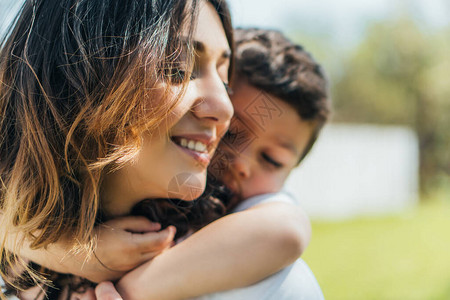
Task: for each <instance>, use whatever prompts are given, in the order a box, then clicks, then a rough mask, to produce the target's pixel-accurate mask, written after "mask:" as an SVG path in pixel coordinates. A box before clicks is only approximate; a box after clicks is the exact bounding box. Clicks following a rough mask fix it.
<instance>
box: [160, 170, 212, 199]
mask: <svg viewBox="0 0 450 300" xmlns="http://www.w3.org/2000/svg"><path fill="white" fill-rule="evenodd" d="M205 186H206V175H204V174H192V173H180V174H178V175H177V176H175V177H174V178H173V179H172V180H171V181H170V182H169V186H168V190H167V194H168V198H171V199H180V200H185V201H193V200H195V199H197V198H198V197H200V196H201V194H202V193H203V191H204V190H205Z"/></svg>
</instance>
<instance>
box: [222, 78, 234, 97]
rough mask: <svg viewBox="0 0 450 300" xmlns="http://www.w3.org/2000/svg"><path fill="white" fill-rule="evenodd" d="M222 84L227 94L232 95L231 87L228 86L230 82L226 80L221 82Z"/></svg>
mask: <svg viewBox="0 0 450 300" xmlns="http://www.w3.org/2000/svg"><path fill="white" fill-rule="evenodd" d="M223 85H224V86H225V90H226V91H227V93H228V96H232V95H233V89H232V88H231V87H230V84H229V83H228V82H225V81H224V82H223Z"/></svg>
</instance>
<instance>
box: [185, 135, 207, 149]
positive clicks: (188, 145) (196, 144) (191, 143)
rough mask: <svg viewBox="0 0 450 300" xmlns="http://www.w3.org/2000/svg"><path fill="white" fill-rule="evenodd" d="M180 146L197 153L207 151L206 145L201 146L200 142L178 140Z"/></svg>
mask: <svg viewBox="0 0 450 300" xmlns="http://www.w3.org/2000/svg"><path fill="white" fill-rule="evenodd" d="M180 146H181V147H183V148H187V149H189V150H194V151H197V152H206V149H207V147H206V144H203V143H202V142H200V141H194V140H188V139H184V138H182V139H180Z"/></svg>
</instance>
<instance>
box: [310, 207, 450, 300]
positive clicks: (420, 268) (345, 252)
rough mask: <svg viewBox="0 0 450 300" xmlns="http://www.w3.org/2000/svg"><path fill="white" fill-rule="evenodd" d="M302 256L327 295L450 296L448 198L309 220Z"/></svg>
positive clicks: (405, 299) (398, 299)
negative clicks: (348, 217)
mask: <svg viewBox="0 0 450 300" xmlns="http://www.w3.org/2000/svg"><path fill="white" fill-rule="evenodd" d="M303 259H304V260H305V261H306V262H307V263H308V264H309V266H310V267H311V269H312V271H313V272H314V274H315V275H316V278H317V280H318V281H319V284H320V285H321V287H322V290H323V293H324V295H325V299H327V300H333V299H334V300H353V299H358V300H359V299H361V300H371V299H374V300H375V299H376V300H416V299H417V300H429V299H442V300H444V299H445V300H448V299H450V203H448V202H447V203H446V202H443V201H440V202H439V201H433V202H430V203H427V204H422V205H420V206H419V207H417V208H416V209H414V210H411V211H408V212H405V213H402V214H399V215H395V216H389V217H377V218H375V217H373V218H364V219H357V220H352V221H345V222H313V238H312V241H311V243H310V245H309V246H308V249H307V250H306V252H305V253H304V255H303Z"/></svg>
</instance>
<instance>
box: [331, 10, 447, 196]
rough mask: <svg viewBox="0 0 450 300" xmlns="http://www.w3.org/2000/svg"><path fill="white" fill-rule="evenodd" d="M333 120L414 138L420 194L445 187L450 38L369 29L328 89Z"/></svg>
mask: <svg viewBox="0 0 450 300" xmlns="http://www.w3.org/2000/svg"><path fill="white" fill-rule="evenodd" d="M332 92H333V97H334V106H335V110H336V114H335V120H336V121H341V122H342V121H343V122H369V123H382V124H403V125H409V126H411V127H412V128H413V129H414V130H415V131H416V133H417V135H418V137H419V147H420V177H421V183H422V185H421V187H422V191H423V192H429V191H431V190H433V189H435V188H436V187H439V188H442V187H443V185H444V186H448V185H449V184H450V176H449V174H450V150H449V144H450V130H449V128H450V118H449V114H450V32H448V31H447V32H445V31H443V32H441V33H438V34H434V35H427V34H425V33H424V32H423V31H422V30H421V29H419V28H418V27H417V26H416V24H415V23H414V22H413V21H412V20H411V19H409V18H401V19H398V20H393V21H384V22H383V23H378V24H373V25H372V26H371V27H370V28H369V30H368V32H367V35H366V38H365V40H364V41H363V42H362V43H361V44H360V46H359V47H358V48H357V49H355V50H354V52H353V53H352V54H351V55H350V58H349V59H348V61H346V63H345V64H344V67H343V70H342V72H341V76H340V77H338V78H334V85H333V90H332Z"/></svg>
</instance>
